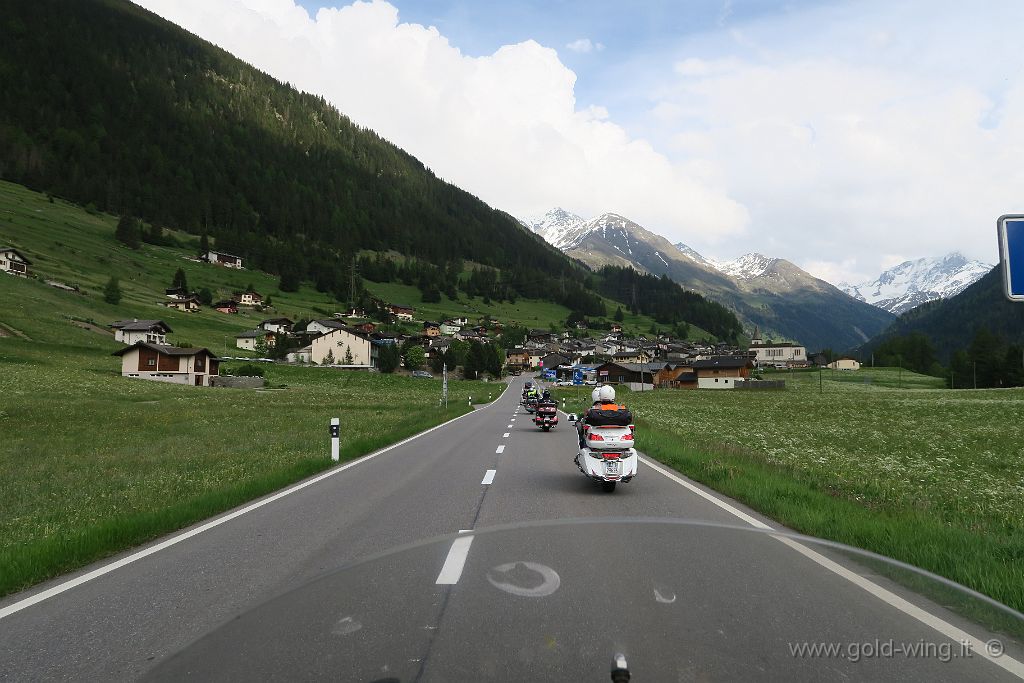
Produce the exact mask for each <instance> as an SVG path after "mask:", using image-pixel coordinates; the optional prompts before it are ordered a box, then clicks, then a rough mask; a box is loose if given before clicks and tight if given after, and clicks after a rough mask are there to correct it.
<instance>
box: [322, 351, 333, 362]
mask: <svg viewBox="0 0 1024 683" xmlns="http://www.w3.org/2000/svg"><path fill="white" fill-rule="evenodd" d="M321 365H334V349H328V350H327V355H326V356H324V362H323V363H321Z"/></svg>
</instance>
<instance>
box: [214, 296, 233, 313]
mask: <svg viewBox="0 0 1024 683" xmlns="http://www.w3.org/2000/svg"><path fill="white" fill-rule="evenodd" d="M213 307H214V308H215V309H216V310H217V312H218V313H238V302H237V301H235V300H234V299H225V300H224V301H218V302H217V303H215V304H214V305H213Z"/></svg>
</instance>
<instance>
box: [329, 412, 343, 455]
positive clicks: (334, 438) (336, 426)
mask: <svg viewBox="0 0 1024 683" xmlns="http://www.w3.org/2000/svg"><path fill="white" fill-rule="evenodd" d="M340 436H341V420H339V419H338V418H336V417H332V418H331V460H333V461H334V462H338V461H339V460H340V459H341V452H340V450H339V448H338V439H339V437H340Z"/></svg>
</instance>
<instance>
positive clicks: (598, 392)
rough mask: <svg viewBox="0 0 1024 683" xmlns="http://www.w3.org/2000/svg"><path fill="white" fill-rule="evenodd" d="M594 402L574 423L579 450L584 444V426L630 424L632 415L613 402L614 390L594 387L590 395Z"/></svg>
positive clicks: (623, 407) (607, 386)
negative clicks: (577, 435) (578, 440)
mask: <svg viewBox="0 0 1024 683" xmlns="http://www.w3.org/2000/svg"><path fill="white" fill-rule="evenodd" d="M590 397H591V399H592V400H593V401H594V404H593V406H591V408H590V410H588V411H587V412H586V413H585V414H584V415H583V416H582V417H581V418H580V419H579V420H577V421H576V431H577V433H578V434H579V437H580V448H583V447H584V446H585V445H586V444H585V441H584V438H583V437H584V433H585V432H586V430H585V429H584V425H589V426H591V427H595V426H599V425H610V424H616V425H622V426H626V425H629V424H632V422H633V413H631V412H630V411H629V409H628V408H626V406H624V405H619V404H618V403H616V402H615V388H614V387H612V386H609V385H607V384H605V385H603V386H599V387H595V388H594V391H592V392H591V393H590Z"/></svg>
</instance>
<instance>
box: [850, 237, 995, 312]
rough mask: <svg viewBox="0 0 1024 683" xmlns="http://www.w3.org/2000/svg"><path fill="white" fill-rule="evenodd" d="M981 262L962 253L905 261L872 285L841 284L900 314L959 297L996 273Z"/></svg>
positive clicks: (868, 301)
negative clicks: (917, 307)
mask: <svg viewBox="0 0 1024 683" xmlns="http://www.w3.org/2000/svg"><path fill="white" fill-rule="evenodd" d="M992 268H993V266H991V265H989V264H987V263H982V262H981V261H970V260H968V259H967V258H966V257H965V256H964V255H963V254H961V253H959V252H952V253H950V254H947V255H945V256H939V257H931V258H920V259H917V260H915V261H904V262H903V263H901V264H899V265H898V266H894V267H893V268H890V269H889V270H887V271H885V272H884V273H882V274H881V275H879V276H878V277H877V278H876V279H874V280H873V281H871V282H864V283H861V284H857V285H851V284H849V283H846V282H841V283H839V285H838V287H839V289H841V290H843V291H844V292H846V293H847V294H849V295H850V296H852V297H854V298H855V299H860V300H861V301H866V302H867V303H869V304H872V305H874V306H878V307H879V308H883V309H885V310H887V311H889V312H890V313H895V314H896V315H899V314H901V313H904V312H906V311H909V310H910V309H911V308H914V307H916V306H920V305H921V304H923V303H926V302H928V301H933V300H935V299H947V298H949V297H951V296H956V295H957V294H959V293H960V292H962V291H963V290H965V289H967V288H968V287H970V286H971V285H972V284H974V283H975V282H977V281H978V280H979V279H981V277H982V276H984V275H985V274H986V273H988V272H989V271H990V270H992Z"/></svg>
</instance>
